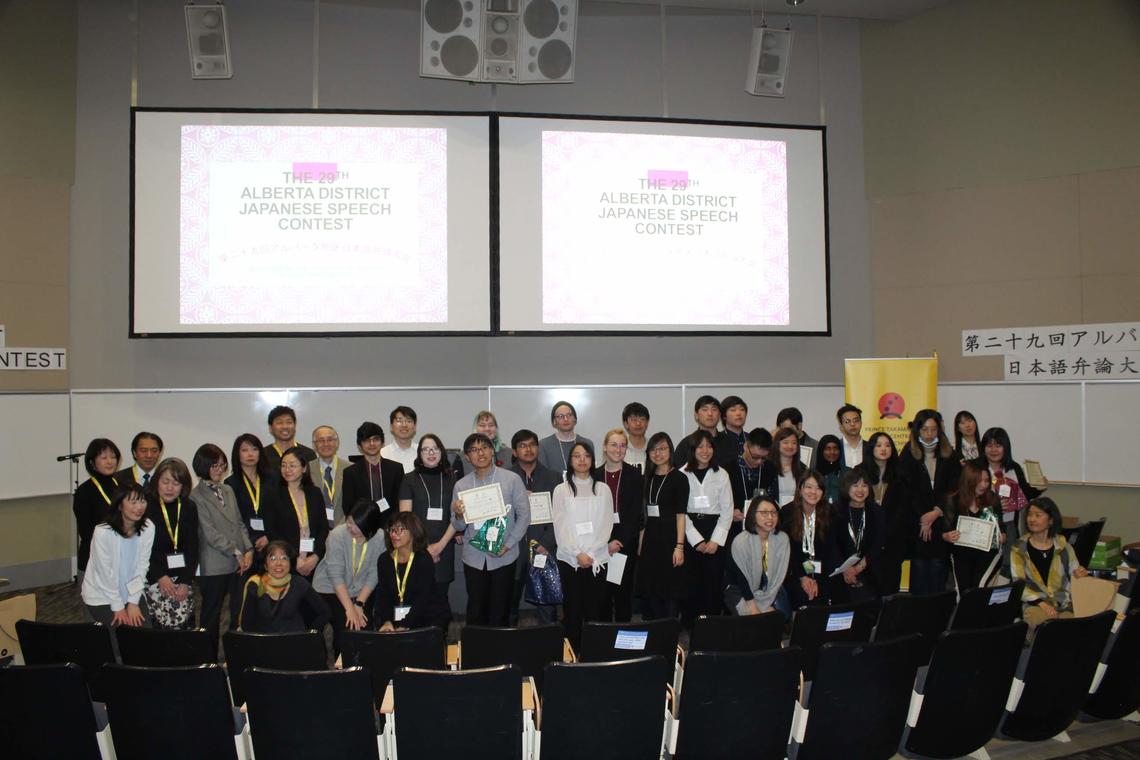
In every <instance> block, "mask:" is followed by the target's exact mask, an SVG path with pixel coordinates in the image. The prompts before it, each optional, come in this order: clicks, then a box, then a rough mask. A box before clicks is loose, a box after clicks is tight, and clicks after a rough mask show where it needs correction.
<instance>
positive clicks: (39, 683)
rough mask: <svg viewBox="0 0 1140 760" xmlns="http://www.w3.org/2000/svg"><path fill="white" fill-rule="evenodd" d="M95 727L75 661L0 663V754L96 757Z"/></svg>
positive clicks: (49, 759)
mask: <svg viewBox="0 0 1140 760" xmlns="http://www.w3.org/2000/svg"><path fill="white" fill-rule="evenodd" d="M21 622H26V621H21ZM16 625H17V626H19V623H17V624H16ZM21 638H22V637H21ZM100 730H101V729H100V726H99V725H98V722H97V720H96V716H95V711H94V710H93V708H92V705H91V697H90V696H89V694H88V691H87V683H86V682H85V681H84V680H83V670H82V669H81V668H80V667H79V666H78V665H75V664H61V665H55V664H53V665H27V666H24V667H19V666H12V667H7V668H0V757H5V758H13V759H14V758H21V759H26V760H55V759H56V758H63V757H65V758H69V759H70V758H75V759H76V760H101V758H102V753H101V752H100V751H99V739H97V738H96V735H97V734H98V733H99V732H100ZM106 741H107V742H108V744H109V737H108V738H107V739H106Z"/></svg>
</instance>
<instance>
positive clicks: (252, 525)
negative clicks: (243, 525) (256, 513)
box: [249, 517, 265, 533]
mask: <svg viewBox="0 0 1140 760" xmlns="http://www.w3.org/2000/svg"><path fill="white" fill-rule="evenodd" d="M249 529H250V530H259V531H261V532H262V533H264V532H265V520H262V519H261V518H260V517H255V518H253V519H252V520H250V521H249Z"/></svg>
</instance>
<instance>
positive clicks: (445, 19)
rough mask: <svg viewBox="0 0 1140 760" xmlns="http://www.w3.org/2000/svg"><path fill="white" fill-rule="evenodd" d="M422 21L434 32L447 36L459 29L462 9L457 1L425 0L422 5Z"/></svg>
mask: <svg viewBox="0 0 1140 760" xmlns="http://www.w3.org/2000/svg"><path fill="white" fill-rule="evenodd" d="M424 21H426V22H427V25H428V26H430V27H431V28H432V29H433V30H434V31H436V32H439V33H440V34H447V33H448V32H453V31H455V30H456V29H458V28H459V23H460V22H461V21H463V8H462V6H460V5H459V0H427V3H426V4H425V5H424Z"/></svg>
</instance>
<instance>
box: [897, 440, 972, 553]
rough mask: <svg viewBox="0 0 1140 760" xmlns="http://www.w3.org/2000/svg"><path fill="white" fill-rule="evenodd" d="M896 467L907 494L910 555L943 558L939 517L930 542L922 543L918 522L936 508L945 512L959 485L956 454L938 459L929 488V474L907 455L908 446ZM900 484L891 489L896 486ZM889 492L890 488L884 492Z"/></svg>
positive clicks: (924, 465)
mask: <svg viewBox="0 0 1140 760" xmlns="http://www.w3.org/2000/svg"><path fill="white" fill-rule="evenodd" d="M898 468H899V469H900V470H901V475H902V483H901V485H902V486H903V489H904V490H905V492H906V496H905V503H906V505H907V511H908V513H909V525H908V526H907V533H908V536H907V538H908V540H909V542H910V545H911V549H912V554H913V556H915V557H919V558H926V559H945V557H946V555H947V548H948V547H947V544H946V542H945V541H943V540H942V537H941V536H940V535H939V533H940V532H942V531H944V530H945V527H944V526H943V524H942V518H939V519H938V520H935V522H934V525H933V526H931V527H932V533H933V535H932V536H931V539H930V540H929V541H923V540H922V539H921V538H920V537H919V535H918V530H919V520H920V519H921V518H922V516H923V515H924V514H926V513H927V512H929V511H930V510H932V509H934V508H935V507H939V508H941V509H942V511H943V512H945V511H946V508H947V504H948V500H949V498H950V494H951V493H952V492H953V491H954V489H955V488H956V487H957V485H958V476H959V475H960V474H961V469H962V468H961V464H960V463H959V460H958V455H957V454H955V453H954V452H953V451H951V452H950V456H948V457H945V458H943V457H938V459H937V461H936V463H935V465H934V484H933V485H931V482H930V475H929V473H927V471H926V464H925V463H924V462H923V461H922V460H920V459H915V458H914V457H913V456H912V455H911V453H910V446H909V444H908V445H906V446H904V447H903V450H902V452H900V453H899V461H898ZM898 485H899V484H897V483H896V484H895V485H893V486H891V488H895V487H897V486H898ZM887 492H888V493H889V492H890V488H888V489H887Z"/></svg>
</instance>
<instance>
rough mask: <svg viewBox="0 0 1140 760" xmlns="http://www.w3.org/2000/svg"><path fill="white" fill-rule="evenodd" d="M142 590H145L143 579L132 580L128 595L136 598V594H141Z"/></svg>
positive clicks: (129, 584)
mask: <svg viewBox="0 0 1140 760" xmlns="http://www.w3.org/2000/svg"><path fill="white" fill-rule="evenodd" d="M142 590H143V579H142V578H132V579H131V581H130V583H128V584H127V593H128V594H130V595H131V596H134V595H135V594H141V593H142Z"/></svg>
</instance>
